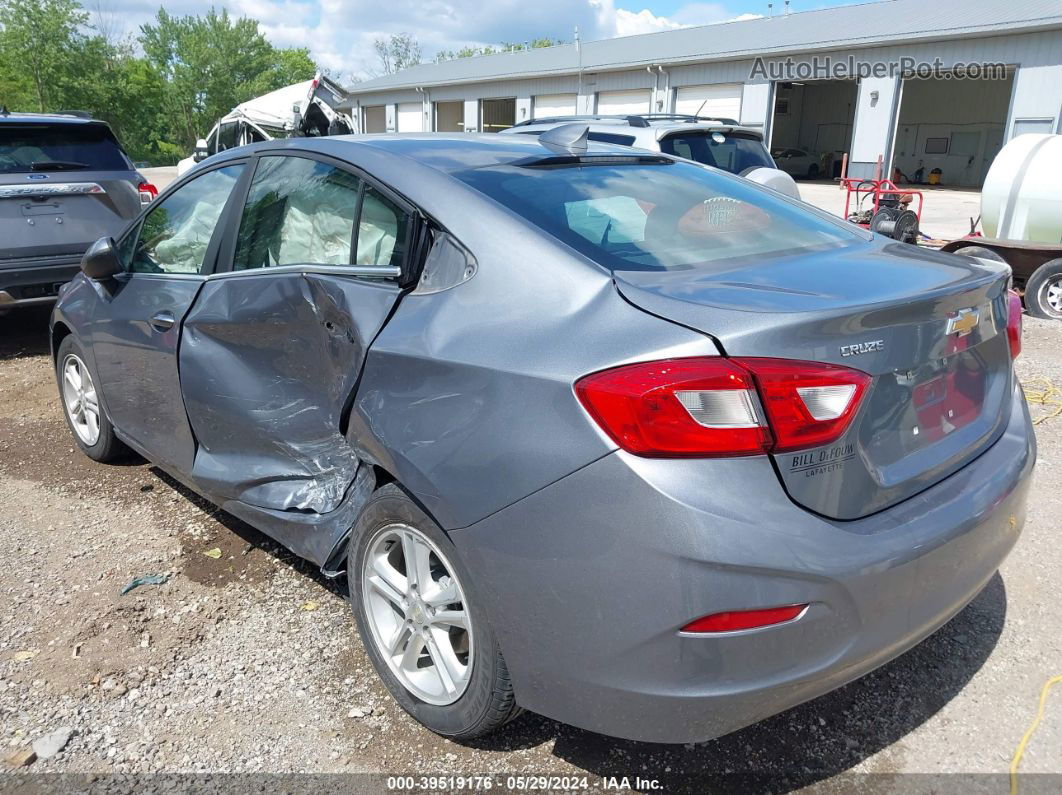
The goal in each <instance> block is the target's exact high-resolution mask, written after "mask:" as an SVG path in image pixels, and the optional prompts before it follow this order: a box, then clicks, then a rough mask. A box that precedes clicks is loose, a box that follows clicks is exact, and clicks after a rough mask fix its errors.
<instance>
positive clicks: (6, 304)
mask: <svg viewBox="0 0 1062 795" xmlns="http://www.w3.org/2000/svg"><path fill="white" fill-rule="evenodd" d="M80 267H81V257H80V256H69V255H68V256H63V257H53V258H36V259H32V260H15V261H6V262H3V261H0V311H3V310H5V309H11V308H14V307H21V306H33V305H35V304H50V303H53V302H54V301H55V299H56V296H58V294H59V287H61V286H62V285H64V284H66V283H67V282H68V281H70V280H71V279H73V278H74V276H76V275H77V272H78V270H79V269H80Z"/></svg>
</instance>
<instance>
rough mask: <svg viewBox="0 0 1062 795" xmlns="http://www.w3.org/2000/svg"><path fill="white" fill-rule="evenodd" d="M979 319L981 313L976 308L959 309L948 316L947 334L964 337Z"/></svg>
mask: <svg viewBox="0 0 1062 795" xmlns="http://www.w3.org/2000/svg"><path fill="white" fill-rule="evenodd" d="M980 319H981V313H980V312H978V311H977V310H976V309H960V310H959V311H958V312H956V313H955V315H954V317H949V318H948V336H949V337H950V336H951V335H952V334H958V335H959V336H960V337H965V336H966V335H967V334H969V333H970V332H971V331H973V330H974V329H975V328H977V323H978V321H980Z"/></svg>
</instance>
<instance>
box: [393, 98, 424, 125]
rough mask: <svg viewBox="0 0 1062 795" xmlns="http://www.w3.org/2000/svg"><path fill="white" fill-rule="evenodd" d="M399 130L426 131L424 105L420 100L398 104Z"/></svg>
mask: <svg viewBox="0 0 1062 795" xmlns="http://www.w3.org/2000/svg"><path fill="white" fill-rule="evenodd" d="M398 131H399V132H424V107H423V106H422V105H421V104H420V103H419V102H402V103H400V104H399V106H398Z"/></svg>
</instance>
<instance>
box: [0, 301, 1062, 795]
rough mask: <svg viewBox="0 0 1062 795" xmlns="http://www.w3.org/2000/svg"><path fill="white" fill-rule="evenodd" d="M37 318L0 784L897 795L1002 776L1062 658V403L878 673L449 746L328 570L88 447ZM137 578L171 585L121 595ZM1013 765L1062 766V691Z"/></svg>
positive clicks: (21, 376) (5, 663)
mask: <svg viewBox="0 0 1062 795" xmlns="http://www.w3.org/2000/svg"><path fill="white" fill-rule="evenodd" d="M45 323H46V314H45V313H43V312H27V313H18V314H15V313H12V314H10V315H8V316H7V317H4V318H0V505H2V506H3V510H2V512H0V559H2V560H3V561H4V566H3V568H2V570H0V595H2V596H0V757H3V758H7V759H9V760H11V761H10V762H9V763H8V766H7V769H8V770H16V771H17V772H16V778H10V777H8V778H6V779H5V778H4V777H0V788H2V785H3V784H4V783H5V780H6V783H7V784H10V783H11V782H12V781H18V782H22V783H23V784H25V783H26V782H27V781H28V780H27V779H25V778H23V777H21V776H17V774H18V773H23V774H24V773H26V772H27V771H28V772H30V773H58V772H79V773H132V774H140V773H148V772H151V773H157V772H183V773H196V772H211V773H217V772H249V771H259V772H318V773H330V772H331V773H355V772H377V773H379V772H384V773H408V774H432V773H437V774H455V775H456V774H473V773H488V772H494V773H529V774H559V775H564V774H576V775H585V776H587V777H588V784H589V786H590V787H602V786H604V785H605V784H606V783H607V782H606V781H605V780H604V779H603V777H607V776H629V777H631V779H632V782H633V777H634V776H641V777H642V778H649V779H653V778H656V779H660V780H661V781H662V782H664V784H665V785H666V787H667V789H669V790H672V791H678V790H686V791H693V792H703V791H707V790H709V789H712V788H714V787H724V786H725V787H727V788H734V787H740V786H742V785H745V786H751V785H755V786H756V788H760V787H762V786H765V785H766V783H767V782H770V786H771V788H772V789H778V790H785V789H791V788H799V787H803V786H808V785H816V788H817V789H822V790H828V791H838V792H840V791H849V790H850V789H851V788H852V784H853V782H855V781H859V782H862V783H863V784H866V783H867V782H869V781H874V782H876V785H877V789H878V790H880V791H891V790H896V791H904V790H910V789H914V788H917V789H921V788H922V785H923V784H924V785H925V787H926V788H928V787H929V783H928V782H930V781H938V780H936V779H920V778H917V777H906V776H900V774H911V773H921V774H941V773H956V772H958V773H977V774H986V776H985V777H984V778H983V779H977V780H978V781H982V782H984V784H985V791H996V792H999V791H1003V790H1004V789H1005V787H1006V783H1007V782H1006V778H1005V773H1006V771H1007V769H1008V765H1009V763H1010V760H1011V757H1012V754H1013V753H1014V750H1015V747H1016V745H1017V743H1018V742H1019V740H1020V738H1021V736H1022V734H1023V732H1024V731H1025V729H1026V727H1027V725H1028V723H1029V721H1030V720H1031V718H1032V716H1033V714H1034V711H1035V708H1036V703H1037V698H1038V696H1039V693H1040V689H1041V687H1042V686H1043V684H1044V682H1045V681H1046V680H1047V679H1048V678H1049V677H1051V676H1054V675H1058V674H1062V619H1060V617H1059V616H1060V613H1059V611H1058V610H1057V608H1056V605H1057V600H1056V596H1057V592H1058V586H1059V571H1060V568H1059V564H1060V563H1062V552H1060V545H1059V540H1058V528H1057V525H1056V524H1055V522H1054V520H1053V519H1052V517H1054V516H1057V515H1058V514H1059V508H1060V506H1062V482H1060V478H1059V469H1058V466H1059V465H1058V463H1057V462H1058V461H1059V453H1060V450H1062V417H1058V418H1054V419H1048V420H1047V421H1045V422H1044V423H1043V424H1042V425H1040V426H1039V429H1038V430H1039V439H1040V445H1041V446H1040V464H1039V469H1038V472H1037V476H1036V482H1035V486H1034V492H1033V498H1032V501H1033V508H1032V510H1031V518H1030V521H1029V523H1028V525H1027V526H1026V528H1025V533H1024V536H1023V538H1022V540H1021V542H1020V543H1019V545H1018V547H1017V549H1016V550H1015V552H1014V553H1013V554H1012V555H1011V557H1010V558H1009V559H1008V560H1007V562H1006V563H1005V565H1004V567H1003V569H1002V571H1001V572H1000V574H999V575H998V576H997V577H996V578H995V579H994V580H992V582H991V583H990V584H989V586H988V587H987V588H986V590H985V591H984V592H983V593H982V594H981V595H980V596H979V597H978V598H977V599H976V600H975V601H974V602H973V603H972V604H971V605H970V606H969V607H968V608H967V609H966V610H965V611H963V612H962V613H961V614H959V615H958V616H957V617H956V618H955V619H954V620H952V621H951V622H950V623H949V624H948V625H947V626H945V627H944V628H942V629H941V630H940V631H939V632H937V633H936V634H935V635H933V636H932V637H931V638H929V639H928V640H926V641H925V642H924V643H922V644H921V645H920V646H918V647H917V648H915V649H914V650H912V651H911V652H909V653H908V654H906V655H904V656H903V657H901V658H899V659H897V660H896V661H894V662H892V663H890V664H889V665H886V666H885V667H883V668H881V669H879V670H878V671H876V672H874V673H873V674H871V675H869V676H867V677H865V678H863V679H861V680H859V681H857V682H855V683H853V684H851V685H848V686H847V687H845V688H842V689H841V690H838V691H836V692H834V693H832V694H829V695H827V696H825V697H822V698H819V699H817V700H815V701H812V702H810V703H808V704H806V705H804V706H801V707H799V708H797V709H794V710H791V711H789V712H787V713H784V714H782V715H779V716H777V717H774V718H771V719H769V720H767V721H764V722H763V723H760V724H758V725H756V726H753V727H751V728H748V729H745V730H743V731H740V732H736V733H734V734H732V735H729V736H727V737H724V738H722V739H720V740H716V741H714V742H710V743H706V744H702V745H696V746H659V745H646V744H639V743H632V742H624V741H618V740H613V739H609V738H606V737H602V736H599V735H595V734H591V733H588V732H584V731H580V730H577V729H573V728H570V727H566V726H563V725H559V724H557V723H554V722H552V721H549V720H546V719H544V718H541V717H538V716H535V715H531V714H525V715H524V716H522V717H521V718H519V719H518V720H517V721H515V722H514V723H513V724H511V725H510V726H509V727H507V729H506V730H504V731H503V732H501V733H500V734H499V735H497V736H495V737H493V738H491V739H488V740H485V741H482V742H479V743H476V744H474V745H462V744H457V743H453V742H449V741H447V740H444V739H442V738H440V737H437V736H435V735H433V734H431V733H429V732H428V731H426V730H424V729H422V728H420V727H419V726H418V725H417V724H415V723H414V722H413V721H412V720H411V719H409V718H408V717H406V716H405V714H404V713H403V712H401V710H399V709H398V708H397V707H396V706H395V705H394V704H393V703H392V702H391V700H390V699H389V697H388V695H387V694H386V692H385V691H384V689H383V687H382V686H381V684H380V683H379V681H378V680H377V678H376V676H375V674H374V672H373V670H372V668H371V666H370V664H369V662H368V659H367V658H366V656H365V653H364V651H363V650H362V647H361V644H360V641H359V640H358V638H357V635H356V632H355V630H354V625H353V620H352V617H351V615H350V611H349V608H348V606H347V604H346V601H345V596H344V594H343V593H342V590H341V589H340V588H339V587H338V586H337V585H336V584H335V583H332V582H329V581H327V580H325V579H323V578H322V577H320V576H319V575H318V574H317V573H316V571H315V570H314V568H313V567H312V566H309V565H306V564H303V563H302V562H300V561H299V560H297V559H295V558H293V557H292V556H291V555H290V554H288V553H287V552H286V551H284V550H283V549H281V548H278V547H277V546H276V545H275V544H274V543H272V542H271V541H270V540H268V539H267V538H265V537H264V536H262V535H261V534H259V533H257V532H256V531H254V530H252V529H251V528H249V527H248V526H247V525H244V524H243V523H241V522H239V521H238V520H236V519H234V518H232V517H230V516H227V515H225V514H223V513H221V512H219V511H218V510H216V509H215V508H213V507H212V506H210V505H208V504H206V503H204V502H203V501H202V500H200V499H198V498H197V497H195V496H194V495H192V494H190V493H189V492H188V491H187V490H185V489H184V488H182V487H181V486H179V485H178V484H176V483H174V482H173V481H172V480H170V479H169V478H167V477H166V476H165V475H163V474H162V473H160V472H159V471H158V470H156V469H154V468H153V467H151V466H150V465H149V464H146V463H144V462H143V461H139V460H130V461H127V462H125V464H124V465H120V466H114V465H111V466H102V465H98V464H95V463H93V462H91V461H89V460H88V459H87V458H85V457H84V456H82V455H81V454H80V453H79V452H77V451H76V449H75V447H74V444H73V442H72V440H71V438H70V436H69V434H68V431H67V429H66V427H65V425H64V424H63V420H62V417H61V415H60V409H59V406H58V402H57V398H56V388H55V383H54V378H53V374H52V370H51V361H50V358H49V355H48V352H47V343H46V334H45ZM1060 350H1062V323H1047V322H1042V321H1036V320H1032V319H1028V318H1027V322H1026V340H1025V352H1024V355H1023V356H1022V358H1021V360H1020V366H1019V369H1020V372H1021V376H1022V378H1023V380H1024V381H1026V382H1027V383H1030V384H1032V383H1034V382H1035V380H1036V379H1040V378H1046V379H1048V380H1050V381H1051V382H1053V383H1054V384H1058V385H1060V386H1062V356H1060V353H1059V352H1060ZM1034 409H1035V411H1036V413H1037V414H1038V415H1042V414H1043V413H1044V409H1043V408H1042V407H1038V406H1037V407H1034ZM142 575H168V580H167V581H166V582H165V583H164V584H161V585H145V586H142V587H140V588H138V589H136V590H134V591H132V592H131V593H128V594H127V595H124V596H121V595H119V591H120V589H122V588H123V586H125V585H126V584H127V583H129V582H130V581H131V580H132V579H133V578H134V577H138V576H142ZM62 729H69V730H70V731H71V733H70V737H69V741H68V742H66V744H65V747H63V748H62V750H61V751H58V752H57V753H56V754H55V755H53V756H50V757H49V758H44V756H46V755H47V754H48V749H46V748H45V747H44V744H40V746H39V747H40V748H41V749H42V750H43V751H44V753H43V754H41V755H40V756H41V758H38V759H37V760H36V761H35V762H33V763H31V764H30V765H28V766H25V767H19V768H14V767H13V764H15V763H17V761H18V759H17V756H18V754H19V753H20V752H24V751H25V749H27V748H28V747H29V746H30V744H31V743H32V742H34V741H37V740H41V739H42V738H45V737H46V735H49V734H51V733H54V732H57V731H59V730H62ZM57 744H62V741H61V738H60V741H59V743H57ZM53 750H54V749H53ZM0 769H3V766H2V765H0ZM1022 771H1023V772H1030V773H1062V693H1059V694H1057V695H1056V696H1054V697H1053V698H1052V700H1051V701H1050V702H1049V707H1048V711H1047V715H1046V718H1045V720H1044V722H1043V724H1042V725H1041V727H1040V729H1039V731H1038V732H1037V734H1036V735H1035V736H1034V738H1033V740H1032V742H1031V743H1030V745H1029V747H1028V751H1027V752H1026V754H1025V758H1024V761H1023V763H1022ZM855 774H878V775H876V776H874V777H868V778H859V779H854V778H853V775H855ZM987 774H994V776H995V777H992V776H990V775H987ZM948 780H950V779H942V781H948ZM971 781H972V780H965V779H964V782H965V783H964V786H963V790H964V791H966V790H967V789H968V786H967V785H969V784H970V783H971ZM1041 781H1042V780H1041ZM1059 781H1062V780H1060V779H1056V780H1054V783H1057V782H1059ZM933 786H934V787H935V788H936V789H938V790H939V789H940V786H939V781H938V783H935V784H933ZM1045 786H1046V785H1045ZM641 788H642V789H648V787H641ZM1025 791H1031V788H1030V789H1023V792H1025ZM1043 791H1046V789H1044V790H1043ZM1056 791H1057V790H1056Z"/></svg>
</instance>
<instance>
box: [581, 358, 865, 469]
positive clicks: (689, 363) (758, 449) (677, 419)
mask: <svg viewBox="0 0 1062 795" xmlns="http://www.w3.org/2000/svg"><path fill="white" fill-rule="evenodd" d="M870 381H871V377H870V376H869V375H867V374H866V373H861V372H859V371H857V370H850V369H848V368H846V367H838V366H836V365H830V364H821V363H818V362H799V361H789V360H783V359H726V358H722V357H716V358H713V357H703V358H691V359H669V360H664V361H659V362H644V363H641V364H632V365H626V366H623V367H617V368H615V369H613V370H605V371H604V372H600V373H594V374H593V375H589V376H586V377H585V378H582V379H580V380H579V381H578V382H577V383H576V384H575V392H576V394H577V395H578V397H579V400H580V401H581V402H582V404H583V406H584V407H585V408H586V410H587V411H588V412H589V413H590V416H591V417H593V418H594V420H595V421H596V422H597V424H598V425H600V426H601V428H602V430H604V431H605V433H607V434H608V435H609V436H610V437H611V438H612V439H613V441H615V442H616V444H618V445H619V446H620V447H621V448H623V449H624V450H626V451H627V452H630V453H635V454H637V455H641V456H649V457H700V458H709V457H722V456H748V455H761V454H764V453H769V452H791V451H793V450H800V449H807V448H812V447H819V446H822V445H825V444H829V443H830V442H832V441H834V440H836V439H837V438H839V437H840V436H841V435H842V434H843V433H844V432H845V431H846V430H847V428H848V426H849V424H850V423H851V421H852V417H853V416H855V413H856V410H857V409H858V406H859V403H860V401H861V400H862V398H863V395H864V394H865V392H866V389H867V387H868V385H869V384H870Z"/></svg>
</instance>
